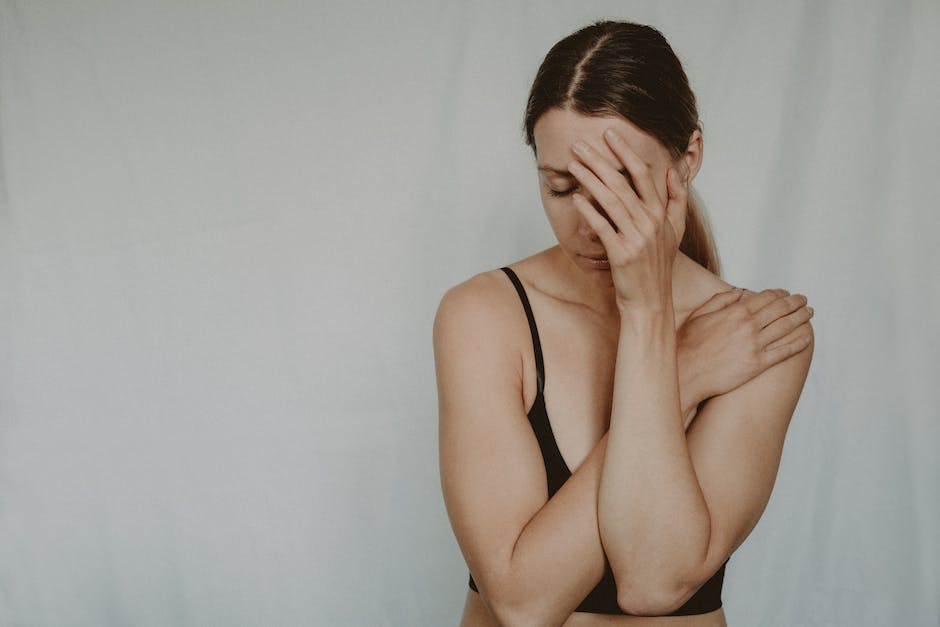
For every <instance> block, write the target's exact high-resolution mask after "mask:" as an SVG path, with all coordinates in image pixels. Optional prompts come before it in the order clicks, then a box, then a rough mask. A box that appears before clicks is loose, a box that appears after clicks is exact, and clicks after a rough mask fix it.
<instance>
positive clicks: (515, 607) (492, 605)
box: [477, 580, 564, 627]
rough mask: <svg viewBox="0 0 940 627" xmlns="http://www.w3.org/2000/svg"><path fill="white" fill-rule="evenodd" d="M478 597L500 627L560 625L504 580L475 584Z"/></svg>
mask: <svg viewBox="0 0 940 627" xmlns="http://www.w3.org/2000/svg"><path fill="white" fill-rule="evenodd" d="M477 586H478V587H479V589H480V597H481V598H482V599H483V603H484V605H486V607H487V609H489V611H490V614H492V615H493V618H495V619H496V622H497V623H499V625H500V627H536V626H538V627H541V626H543V625H559V626H560V625H562V624H563V623H564V620H562V621H561V622H557V621H554V620H552V619H550V618H548V617H546V616H544V615H543V613H542V612H540V608H539V607H537V604H536V603H535V599H527V598H525V596H524V595H523V594H521V593H520V591H519V590H517V589H516V586H513V585H511V583H509V582H505V580H496V581H493V580H490V581H488V582H487V581H484V582H482V584H481V582H479V581H478V582H477Z"/></svg>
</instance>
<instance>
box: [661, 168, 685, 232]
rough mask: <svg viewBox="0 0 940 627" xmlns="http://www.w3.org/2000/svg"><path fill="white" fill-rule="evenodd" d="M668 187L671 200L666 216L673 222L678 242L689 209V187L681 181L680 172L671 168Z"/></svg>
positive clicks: (667, 178)
mask: <svg viewBox="0 0 940 627" xmlns="http://www.w3.org/2000/svg"><path fill="white" fill-rule="evenodd" d="M666 189H668V190H669V202H668V203H667V204H666V218H667V219H668V220H669V222H670V223H672V227H673V229H675V233H676V244H678V243H679V239H680V235H681V234H682V233H683V232H684V229H685V218H686V213H687V210H688V202H689V187H688V185H687V184H685V183H681V182H680V181H679V173H678V172H676V171H675V169H674V168H669V171H668V172H667V173H666Z"/></svg>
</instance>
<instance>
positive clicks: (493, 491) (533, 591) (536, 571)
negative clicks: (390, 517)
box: [434, 276, 703, 625]
mask: <svg viewBox="0 0 940 627" xmlns="http://www.w3.org/2000/svg"><path fill="white" fill-rule="evenodd" d="M488 280H490V281H491V279H487V277H483V276H481V277H477V278H475V279H472V280H471V281H468V282H465V283H464V284H462V285H460V286H457V287H455V288H452V289H451V290H450V291H449V292H448V294H446V295H445V297H444V298H443V299H442V301H441V304H440V307H439V309H438V313H437V317H436V318H435V327H434V353H435V363H436V369H437V380H438V397H439V409H440V414H439V421H440V422H439V438H440V470H441V482H442V488H443V492H444V498H445V504H446V506H447V511H448V514H449V517H450V519H451V524H452V526H453V528H454V532H455V535H456V537H457V540H458V543H459V545H460V548H461V551H462V552H463V554H464V557H465V559H466V561H467V564H468V565H469V567H470V570H471V572H472V573H473V577H474V580H475V581H476V584H477V588H478V589H479V591H480V594H481V597H482V599H483V601H484V603H485V604H486V605H487V607H488V608H489V609H490V612H491V613H492V614H493V615H494V617H496V619H497V620H499V621H500V622H501V623H502V624H504V625H514V624H539V625H561V624H563V623H564V622H565V620H567V618H568V617H569V616H570V615H571V613H572V612H574V611H575V609H576V608H577V606H578V605H579V604H580V603H581V601H582V600H583V599H584V597H586V596H587V594H588V593H589V592H590V591H591V590H593V588H594V587H595V586H596V585H597V583H598V582H599V581H600V579H601V577H602V576H603V573H604V568H605V566H606V557H605V554H604V550H603V545H602V543H601V539H600V534H599V531H598V518H597V497H598V490H599V484H600V477H601V468H602V465H603V461H604V456H605V452H606V449H607V442H608V435H607V434H605V435H604V436H603V437H602V438H601V439H600V440H599V441H598V443H597V444H596V445H595V446H594V448H593V449H592V451H591V452H590V453H589V454H588V456H587V457H586V458H585V459H584V461H583V462H582V463H581V464H580V465H578V467H577V468H575V469H574V471H573V473H572V475H571V477H570V478H569V479H568V480H567V481H566V482H565V483H564V485H563V486H562V487H561V488H560V489H559V490H558V492H557V493H556V494H555V495H554V496H553V497H552V498H551V499H548V494H547V488H546V477H545V469H544V461H543V460H542V457H541V452H540V450H539V448H538V444H537V442H536V440H535V437H534V434H533V432H532V428H531V425H530V424H529V422H528V418H527V417H526V415H525V408H524V407H523V403H522V400H521V397H522V393H521V379H520V376H521V373H520V371H519V362H518V355H515V359H514V356H513V355H512V351H507V350H506V346H511V345H513V343H512V340H511V339H510V338H509V337H501V334H504V333H505V330H506V329H511V327H512V325H509V324H505V321H503V320H499V319H494V316H499V315H500V312H507V311H508V312H514V313H518V310H517V306H518V304H517V303H516V302H514V301H512V300H509V298H511V296H509V297H507V302H506V307H498V306H497V307H494V306H493V305H494V298H498V297H499V296H497V295H496V294H502V295H506V294H511V293H510V292H509V291H507V290H506V289H505V287H506V286H505V285H493V284H492V283H490V284H488ZM500 329H503V330H504V331H501V330H500ZM683 378H684V379H686V380H688V381H689V384H688V386H687V387H685V388H684V392H683V393H684V405H685V406H686V408H687V410H688V412H689V414H690V415H689V422H691V410H692V409H694V408H695V407H696V405H697V404H698V403H699V402H700V401H701V400H703V398H702V397H701V394H700V393H699V392H697V391H696V390H697V389H698V388H697V387H693V383H692V382H693V381H695V385H697V384H698V382H699V381H700V380H701V377H700V376H699V373H697V372H692V371H690V370H683ZM481 389H484V390H486V391H487V393H486V394H480V390H481Z"/></svg>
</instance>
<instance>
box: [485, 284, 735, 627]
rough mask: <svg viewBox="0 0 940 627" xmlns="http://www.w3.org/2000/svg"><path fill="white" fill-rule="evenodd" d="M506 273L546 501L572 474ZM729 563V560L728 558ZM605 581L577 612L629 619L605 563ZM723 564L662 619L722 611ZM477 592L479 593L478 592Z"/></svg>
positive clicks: (528, 311) (535, 337)
mask: <svg viewBox="0 0 940 627" xmlns="http://www.w3.org/2000/svg"><path fill="white" fill-rule="evenodd" d="M500 270H502V271H503V272H505V273H506V274H507V275H508V276H509V278H510V280H511V281H512V282H513V285H515V286H516V291H517V292H519V298H520V299H521V300H522V306H523V308H524V309H525V315H526V317H527V318H528V319H529V330H530V331H531V332H532V344H533V346H534V348H535V370H536V374H537V389H538V392H537V393H536V395H535V402H533V403H532V408H531V409H529V413H528V416H529V422H530V423H531V424H532V429H533V430H534V431H535V437H536V439H538V442H539V448H540V449H541V450H542V459H543V460H544V462H545V474H546V476H547V477H548V497H549V498H551V497H552V496H553V495H554V494H555V493H556V492H557V491H558V489H559V488H561V486H562V485H564V483H565V481H567V480H568V477H570V476H571V470H570V469H569V468H568V465H567V464H566V463H565V460H564V458H563V457H562V456H561V451H559V450H558V444H557V443H556V442H555V435H554V434H553V433H552V425H551V423H550V422H549V421H548V412H547V411H546V410H545V364H544V363H543V361H542V345H541V343H540V342H539V334H538V330H537V329H536V326H535V317H534V316H533V315H532V307H531V306H530V305H529V299H528V297H527V296H526V293H525V289H524V288H523V287H522V283H521V282H520V281H519V277H517V276H516V273H515V272H513V271H512V269H511V268H509V267H502V268H500ZM728 559H730V558H728ZM604 562H605V563H604V577H603V578H602V579H601V580H600V582H599V583H598V584H597V586H595V587H594V589H593V590H591V592H590V593H589V594H588V595H587V597H585V599H584V601H582V602H581V605H579V606H578V607H577V609H576V610H575V611H576V612H590V613H592V614H621V615H626V616H630V614H627V613H626V612H624V611H623V610H621V609H620V606H619V605H618V603H617V586H616V583H615V582H614V574H613V571H611V569H610V563H609V562H607V560H606V559H605V560H604ZM727 563H728V560H725V563H724V564H722V565H721V567H720V568H719V569H718V571H717V572H716V573H715V574H714V575H712V577H711V579H709V580H708V581H706V582H705V583H704V584H702V587H700V588H699V589H698V590H697V591H696V592H695V594H693V595H692V596H691V597H690V598H689V600H688V601H686V602H685V604H684V605H683V606H682V607H680V608H679V609H677V610H675V611H674V612H672V613H670V614H664V616H688V615H692V614H705V613H708V612H713V611H715V610H717V609H718V608H720V607H721V587H722V584H723V583H724V576H725V565H726V564H727ZM470 587H471V588H472V589H473V590H477V586H476V583H475V582H474V581H473V575H472V574H471V575H470ZM477 591H478V590H477ZM478 592H479V591H478Z"/></svg>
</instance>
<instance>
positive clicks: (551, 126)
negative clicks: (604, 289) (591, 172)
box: [533, 108, 701, 273]
mask: <svg viewBox="0 0 940 627" xmlns="http://www.w3.org/2000/svg"><path fill="white" fill-rule="evenodd" d="M608 128H613V129H614V130H615V131H616V132H617V133H618V134H620V136H621V137H623V138H624V139H626V141H627V143H628V144H629V145H630V147H631V148H632V149H633V150H634V152H636V153H637V154H638V155H639V156H640V157H641V158H642V159H643V160H644V161H646V163H647V164H648V165H649V166H650V167H651V169H652V176H653V182H654V185H655V187H656V191H657V192H658V193H659V197H660V199H661V201H662V202H663V204H664V205H665V202H666V200H667V192H666V172H667V171H668V169H669V167H670V166H674V167H677V168H678V169H679V174H680V176H684V175H691V177H694V176H695V173H696V172H697V171H698V165H699V163H700V161H701V134H700V133H699V132H698V131H695V133H694V134H693V137H692V142H690V145H689V146H690V151H687V152H686V153H685V154H684V155H682V156H680V158H679V159H678V160H677V161H673V159H672V157H671V155H670V154H669V151H668V150H666V147H665V146H663V145H662V144H661V143H660V142H659V141H658V140H657V139H655V138H653V137H652V136H651V135H648V134H647V133H645V132H643V131H641V130H640V129H639V128H637V127H636V126H634V125H633V124H632V123H630V122H629V121H627V120H626V119H625V118H623V117H620V116H603V117H597V116H587V115H583V114H580V113H576V112H574V111H570V110H567V109H558V108H555V109H549V110H548V111H546V112H545V113H544V114H543V115H542V116H541V117H540V118H539V119H538V121H536V123H535V127H534V128H533V135H534V138H535V146H536V152H537V154H538V177H539V191H540V193H541V196H542V206H543V207H544V208H545V213H546V215H547V216H548V221H549V223H550V224H551V226H552V230H553V231H554V232H555V237H556V238H557V239H558V244H559V246H560V247H561V249H562V250H563V251H564V252H565V254H566V255H567V256H568V258H569V259H570V260H571V261H572V262H573V263H574V264H575V265H576V266H578V267H579V268H580V269H582V270H583V271H584V272H589V273H596V272H607V273H609V272H610V269H609V268H598V267H597V264H592V262H590V261H589V260H588V259H586V257H603V256H605V254H606V253H605V251H604V245H603V243H601V240H600V237H598V235H597V233H595V232H594V229H592V228H591V226H590V224H589V223H588V222H586V221H585V220H584V218H582V217H581V214H580V213H578V210H577V209H576V208H575V206H574V201H573V200H572V197H571V196H572V193H573V192H575V191H577V192H578V193H580V194H582V195H583V196H585V197H586V198H587V199H588V200H589V201H590V202H591V203H592V204H594V206H595V207H598V208H602V207H601V206H600V204H599V203H598V202H597V201H596V200H595V199H594V198H593V196H592V195H591V193H590V192H589V191H588V190H587V189H586V188H582V187H581V185H580V183H579V181H578V180H577V179H576V178H575V177H574V176H572V175H571V173H569V172H568V163H569V162H570V161H572V160H578V161H581V162H582V163H584V161H583V159H580V158H579V157H578V156H577V155H576V154H575V152H574V151H573V150H572V148H571V146H572V145H573V144H574V143H575V142H576V141H577V140H578V139H580V140H582V141H584V142H585V143H587V144H588V145H589V146H591V147H592V148H594V149H595V150H596V151H598V152H599V153H600V155H601V156H602V157H603V158H604V159H605V160H607V162H608V163H609V164H610V165H611V166H612V167H613V168H614V169H616V170H620V171H621V172H622V173H626V172H627V170H626V167H625V166H624V165H623V164H622V163H620V160H619V159H617V157H616V155H615V154H614V153H613V151H611V149H610V147H609V146H608V144H607V141H606V140H605V139H604V131H605V130H606V129H608ZM625 175H626V178H627V180H628V181H631V177H630V175H629V174H625ZM632 185H633V184H632V181H631V186H632ZM635 189H636V188H635V187H634V191H635Z"/></svg>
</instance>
